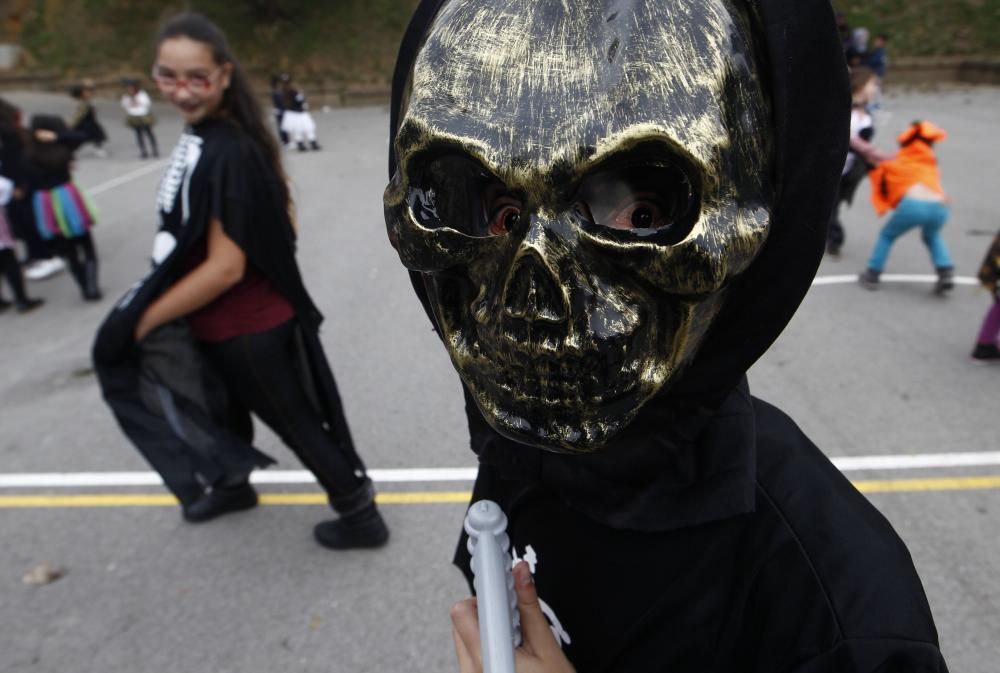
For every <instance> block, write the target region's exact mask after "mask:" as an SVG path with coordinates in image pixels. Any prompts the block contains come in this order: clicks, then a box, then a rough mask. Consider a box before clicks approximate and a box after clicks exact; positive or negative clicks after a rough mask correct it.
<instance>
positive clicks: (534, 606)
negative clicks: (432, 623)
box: [451, 561, 575, 673]
mask: <svg viewBox="0 0 1000 673" xmlns="http://www.w3.org/2000/svg"><path fill="white" fill-rule="evenodd" d="M514 587H515V589H516V591H517V608H518V610H520V612H521V635H522V637H523V638H524V643H523V644H522V645H521V647H519V648H517V649H516V650H514V667H515V668H516V669H517V673H575V669H574V668H573V665H572V664H571V663H569V660H568V659H567V658H566V655H565V654H563V652H562V649H561V648H560V647H559V643H558V642H556V638H555V636H554V635H552V629H551V628H549V623H548V621H547V620H546V619H545V615H544V614H542V608H541V605H539V603H538V593H537V592H536V591H535V583H534V581H532V579H531V571H530V570H529V569H528V564H527V563H525V562H524V561H521V562H520V563H518V564H517V565H516V566H514ZM451 624H452V630H451V635H452V639H453V640H454V641H455V655H456V656H457V657H458V670H459V673H482V670H483V660H482V654H481V652H480V643H479V615H478V614H477V612H476V599H475V598H468V599H466V600H464V601H462V602H461V603H456V604H455V607H453V608H452V609H451Z"/></svg>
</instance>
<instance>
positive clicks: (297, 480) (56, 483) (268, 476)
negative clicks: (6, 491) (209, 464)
mask: <svg viewBox="0 0 1000 673" xmlns="http://www.w3.org/2000/svg"><path fill="white" fill-rule="evenodd" d="M368 476H370V477H371V478H372V480H373V481H376V482H379V483H395V482H409V483H412V482H443V481H467V482H471V481H472V480H474V479H475V478H476V468H474V467H468V468H464V467H460V468H453V467H445V468H410V469H391V470H368ZM250 480H251V481H252V482H253V483H255V484H314V483H316V478H315V477H313V475H312V473H310V472H308V471H306V470H260V471H258V472H254V473H253V475H252V476H251V479H250ZM161 484H163V481H162V480H161V479H160V475H158V474H156V473H155V472H34V473H31V472H25V473H20V474H16V473H15V474H0V488H64V487H80V486H155V485H161Z"/></svg>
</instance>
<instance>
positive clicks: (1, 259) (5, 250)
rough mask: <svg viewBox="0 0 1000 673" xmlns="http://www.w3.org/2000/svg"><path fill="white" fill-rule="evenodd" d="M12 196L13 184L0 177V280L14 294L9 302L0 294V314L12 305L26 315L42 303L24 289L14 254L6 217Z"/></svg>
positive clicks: (12, 239) (12, 238)
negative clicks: (3, 281)
mask: <svg viewBox="0 0 1000 673" xmlns="http://www.w3.org/2000/svg"><path fill="white" fill-rule="evenodd" d="M13 195H14V183H13V181H11V180H10V179H8V178H6V177H4V176H2V175H0V280H6V281H7V284H8V285H9V286H10V289H11V292H13V293H14V301H13V302H9V301H7V300H6V299H4V298H3V293H2V292H0V312H3V311H6V310H7V309H9V308H10V307H11V305H14V306H16V307H17V311H18V313H27V312H28V311H32V310H34V309H36V308H38V307H39V306H41V305H42V304H43V303H44V301H43V300H41V299H32V298H31V297H29V296H28V294H27V292H25V289H24V276H23V274H22V273H21V264H20V262H18V261H17V255H16V254H15V252H14V234H13V231H12V230H11V226H10V220H9V219H8V217H7V204H8V203H10V200H11V197H13Z"/></svg>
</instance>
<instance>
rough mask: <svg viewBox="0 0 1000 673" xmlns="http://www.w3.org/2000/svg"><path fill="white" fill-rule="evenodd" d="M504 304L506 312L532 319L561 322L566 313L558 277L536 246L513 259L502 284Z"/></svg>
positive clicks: (534, 320)
mask: <svg viewBox="0 0 1000 673" xmlns="http://www.w3.org/2000/svg"><path fill="white" fill-rule="evenodd" d="M503 307H504V312H505V313H506V314H507V315H508V316H510V317H512V318H518V319H520V320H527V321H531V322H547V323H553V324H555V323H561V322H565V321H566V317H567V315H568V314H569V311H568V309H567V306H566V300H565V297H564V295H563V291H562V288H561V287H560V285H559V279H558V278H556V277H555V276H554V275H553V274H552V272H551V271H550V270H549V267H548V265H547V264H545V262H544V261H543V260H542V259H541V258H540V257H539V256H538V253H537V251H535V250H528V251H527V252H525V253H523V254H521V255H519V256H518V258H517V259H516V260H515V261H514V265H513V267H512V268H511V271H510V275H509V276H508V277H507V284H506V286H505V287H504V294H503Z"/></svg>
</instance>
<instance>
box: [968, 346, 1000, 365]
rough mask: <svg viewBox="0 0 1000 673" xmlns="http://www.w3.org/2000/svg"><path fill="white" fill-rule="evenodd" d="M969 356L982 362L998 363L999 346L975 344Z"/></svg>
mask: <svg viewBox="0 0 1000 673" xmlns="http://www.w3.org/2000/svg"><path fill="white" fill-rule="evenodd" d="M971 357H972V359H973V360H974V361H975V362H979V363H982V364H1000V348H997V345H996V344H976V347H975V348H974V349H973V350H972V355H971Z"/></svg>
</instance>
